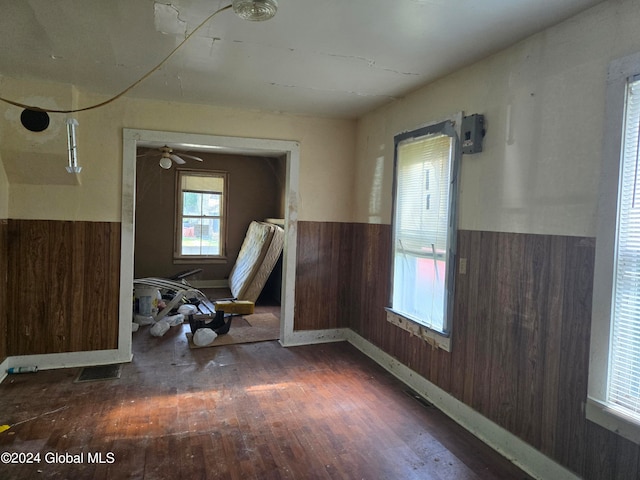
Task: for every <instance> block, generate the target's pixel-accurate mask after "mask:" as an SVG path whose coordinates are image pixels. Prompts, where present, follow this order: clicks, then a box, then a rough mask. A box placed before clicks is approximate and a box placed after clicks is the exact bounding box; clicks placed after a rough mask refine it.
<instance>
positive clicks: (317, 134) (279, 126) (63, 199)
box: [0, 77, 355, 221]
mask: <svg viewBox="0 0 640 480" xmlns="http://www.w3.org/2000/svg"><path fill="white" fill-rule="evenodd" d="M0 85H1V86H2V88H3V95H6V96H7V97H11V98H13V99H15V100H18V101H22V102H25V103H29V102H31V101H34V102H35V103H38V104H39V105H44V106H46V107H52V106H53V107H59V108H68V107H69V106H70V105H71V104H75V105H77V106H80V107H83V106H86V105H88V104H92V103H97V102H98V101H102V100H104V97H95V96H91V95H88V94H86V93H82V92H77V91H75V90H74V89H72V88H65V87H64V86H60V85H56V84H49V83H45V82H40V83H34V82H23V81H22V80H18V79H13V78H8V77H0ZM36 94H37V95H36ZM48 94H51V97H49V96H47V95H48ZM0 108H2V109H4V114H3V115H1V116H0V155H2V158H3V159H4V162H5V168H6V171H7V176H8V179H9V183H10V184H11V196H10V198H9V207H8V208H9V216H11V217H12V218H22V219H56V220H96V221H119V220H120V217H121V207H120V206H121V195H122V194H121V184H122V180H121V175H122V129H123V128H133V129H146V130H163V131H172V132H188V133H201V134H210V135H222V136H236V137H252V138H265V139H278V140H292V141H297V142H299V143H300V185H299V192H300V202H299V205H300V209H299V215H298V218H299V219H301V220H318V221H351V220H352V218H353V215H352V205H353V188H352V186H353V178H354V163H353V158H354V155H355V153H354V152H355V122H354V121H350V120H341V119H330V118H315V117H304V116H294V115H286V114H273V113H264V112H257V111H244V110H235V109H229V108H219V107H211V106H203V105H189V104H180V103H167V102H156V101H151V100H134V99H128V98H122V99H119V100H117V101H116V102H114V103H112V104H110V105H108V106H106V107H102V108H99V109H97V110H91V111H87V112H81V113H77V114H74V117H75V118H77V120H78V122H79V126H78V131H77V135H78V157H79V163H80V165H81V166H82V167H83V170H82V172H81V173H80V175H79V176H78V178H77V179H76V178H75V177H74V176H73V175H69V174H67V173H66V171H65V170H64V167H65V165H66V164H67V150H66V127H65V123H64V122H65V115H61V114H52V115H51V126H50V127H49V129H48V130H46V131H45V132H42V133H39V134H38V133H32V132H29V131H27V130H26V129H24V128H23V127H22V125H21V124H20V122H19V116H20V113H21V110H20V109H19V108H16V107H10V106H6V105H3V106H2V107H0ZM0 111H2V110H0Z"/></svg>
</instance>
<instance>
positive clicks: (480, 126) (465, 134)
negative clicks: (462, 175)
mask: <svg viewBox="0 0 640 480" xmlns="http://www.w3.org/2000/svg"><path fill="white" fill-rule="evenodd" d="M484 134H485V129H484V115H480V114H477V113H476V114H473V115H469V116H467V117H464V118H463V119H462V153H480V152H481V151H482V139H483V138H484Z"/></svg>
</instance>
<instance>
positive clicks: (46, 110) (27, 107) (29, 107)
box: [0, 5, 232, 113]
mask: <svg viewBox="0 0 640 480" xmlns="http://www.w3.org/2000/svg"><path fill="white" fill-rule="evenodd" d="M231 7H232V5H227V6H226V7H222V8H220V9H218V10H216V11H215V12H213V13H212V14H211V15H209V16H208V17H207V18H206V19H205V20H203V21H202V23H201V24H200V25H198V26H197V27H196V28H195V29H193V31H192V32H191V33H189V34H188V35H187V36H186V37H185V38H184V40H182V42H180V43H179V44H178V46H177V47H176V48H174V49H173V50H172V51H171V52H170V53H169V55H167V56H166V57H165V58H164V59H163V60H162V61H161V62H160V63H158V65H156V66H155V67H153V68H152V69H151V70H149V71H148V72H147V73H145V74H144V75H143V76H142V77H140V78H139V79H138V80H136V81H135V82H134V83H132V84H131V85H129V86H128V87H127V88H125V89H124V90H122V91H121V92H120V93H118V94H117V95H115V96H113V97H111V98H109V99H108V100H105V101H104V102H100V103H96V104H95V105H90V106H88V107H83V108H76V109H71V110H57V109H52V108H43V107H38V106H36V105H27V104H24V103H20V102H17V101H15V100H10V99H8V98H3V97H0V101H2V102H4V103H8V104H10V105H13V106H14V107H20V108H24V109H25V110H31V111H34V112H44V113H76V112H86V111H87V110H93V109H96V108H100V107H104V106H105V105H108V104H109V103H111V102H113V101H115V100H117V99H119V98H120V97H122V96H123V95H125V94H126V93H128V92H130V91H131V90H133V89H134V88H135V87H137V86H138V85H139V84H140V83H142V82H143V81H144V80H146V79H147V78H148V77H149V76H151V75H152V74H153V73H155V72H156V71H157V70H159V69H160V68H161V67H162V66H163V65H164V64H165V63H166V62H167V61H168V60H169V59H170V58H171V57H172V56H173V55H174V54H175V53H176V52H177V51H178V50H179V49H180V47H182V46H183V45H184V44H185V43H187V41H188V40H189V39H190V38H191V37H192V36H193V35H194V34H195V33H196V32H197V31H198V30H200V29H201V28H202V27H203V26H204V25H205V24H206V23H207V22H209V21H210V20H211V19H212V18H213V17H215V16H216V15H217V14H219V13H221V12H224V11H225V10H229V9H230V8H231Z"/></svg>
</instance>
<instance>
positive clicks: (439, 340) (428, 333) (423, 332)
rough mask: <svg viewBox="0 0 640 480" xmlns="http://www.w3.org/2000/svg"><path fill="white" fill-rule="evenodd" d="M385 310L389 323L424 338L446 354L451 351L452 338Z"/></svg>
mask: <svg viewBox="0 0 640 480" xmlns="http://www.w3.org/2000/svg"><path fill="white" fill-rule="evenodd" d="M385 310H386V311H387V322H389V323H392V324H393V325H395V326H397V327H400V328H402V329H403V330H406V331H407V332H409V333H410V334H412V335H415V336H416V337H420V338H422V339H423V340H424V341H425V342H427V343H428V344H429V345H431V346H432V347H434V348H440V349H442V350H444V351H446V352H450V351H451V337H450V336H449V335H446V334H444V333H442V332H438V331H436V330H432V329H431V328H429V327H426V326H424V325H421V324H419V323H417V322H416V321H414V320H411V319H409V318H407V317H405V316H403V315H401V314H399V313H397V312H394V311H393V310H391V309H390V308H385Z"/></svg>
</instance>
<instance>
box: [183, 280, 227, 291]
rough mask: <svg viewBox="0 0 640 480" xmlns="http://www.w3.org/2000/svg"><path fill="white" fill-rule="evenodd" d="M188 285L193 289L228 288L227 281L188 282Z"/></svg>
mask: <svg viewBox="0 0 640 480" xmlns="http://www.w3.org/2000/svg"><path fill="white" fill-rule="evenodd" d="M187 281H188V282H189V285H191V286H192V287H194V288H199V289H201V288H229V280H189V279H187Z"/></svg>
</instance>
